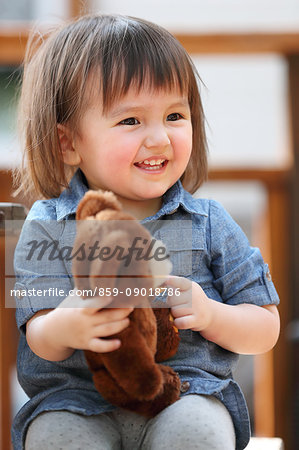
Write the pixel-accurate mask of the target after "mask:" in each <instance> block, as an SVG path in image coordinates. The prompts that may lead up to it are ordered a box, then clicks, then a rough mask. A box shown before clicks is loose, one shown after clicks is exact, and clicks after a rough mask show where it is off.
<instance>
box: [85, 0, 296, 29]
mask: <svg viewBox="0 0 299 450" xmlns="http://www.w3.org/2000/svg"><path fill="white" fill-rule="evenodd" d="M90 4H91V7H92V9H93V10H97V11H99V10H101V11H102V12H107V13H111V12H113V13H119V14H128V15H131V16H137V17H143V18H146V19H148V20H152V21H154V22H157V23H159V24H161V25H164V26H166V27H168V28H169V29H172V30H177V31H178V30H183V31H186V29H187V31H194V30H196V31H199V30H200V31H220V30H222V31H223V30H235V31H236V30H238V31H244V30H255V31H257V30H263V31H265V30H282V29H284V30H290V29H293V30H294V29H296V30H298V28H299V2H298V0H184V1H182V0H126V1H123V0H90Z"/></svg>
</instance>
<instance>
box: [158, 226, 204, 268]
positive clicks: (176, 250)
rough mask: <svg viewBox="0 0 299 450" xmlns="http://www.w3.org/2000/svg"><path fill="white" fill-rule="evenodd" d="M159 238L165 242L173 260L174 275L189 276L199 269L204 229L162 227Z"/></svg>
mask: <svg viewBox="0 0 299 450" xmlns="http://www.w3.org/2000/svg"><path fill="white" fill-rule="evenodd" d="M157 237H158V239H161V241H162V242H163V243H164V245H165V246H166V248H167V251H168V253H169V256H170V260H171V262H172V265H173V268H172V275H176V276H182V277H188V276H191V275H192V273H194V272H196V271H198V270H199V267H200V265H201V260H202V258H203V254H204V250H205V249H206V244H205V233H204V230H201V229H196V230H194V229H193V231H191V229H190V228H187V229H186V230H185V229H181V228H180V229H177V230H173V229H172V230H171V232H169V231H167V229H161V230H159V232H158V236H157Z"/></svg>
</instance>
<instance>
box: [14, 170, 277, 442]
mask: <svg viewBox="0 0 299 450" xmlns="http://www.w3.org/2000/svg"><path fill="white" fill-rule="evenodd" d="M87 190H88V188H87V186H86V182H85V179H84V176H83V174H82V173H81V172H80V171H77V172H76V174H75V175H74V177H73V179H72V180H71V183H70V187H69V188H68V189H66V190H65V191H63V192H62V194H61V195H60V197H59V198H54V199H50V200H40V201H37V202H36V203H35V204H34V205H33V207H32V209H31V210H30V212H29V214H28V217H27V219H26V221H25V224H24V226H23V230H22V233H21V236H20V239H19V242H18V245H17V248H16V251H15V273H16V278H17V282H16V285H15V288H16V289H23V290H24V289H25V290H27V291H29V289H32V288H33V287H35V288H36V289H38V288H40V286H42V287H43V288H45V287H51V286H52V287H53V280H51V278H49V277H48V278H47V277H46V278H45V277H44V276H43V275H44V271H47V270H48V269H49V268H48V269H47V268H43V267H41V265H40V264H38V262H34V261H33V262H32V261H30V263H28V261H27V260H26V257H25V254H26V251H25V249H26V246H27V244H28V239H32V235H34V237H35V239H44V238H47V239H49V237H50V238H52V239H53V235H54V234H55V239H57V236H59V243H60V245H61V246H64V245H65V243H66V242H68V243H70V242H71V241H72V240H73V239H74V233H73V234H72V232H68V228H67V225H68V224H69V223H71V221H72V223H74V219H75V213H76V208H77V206H78V203H79V201H80V199H81V198H82V197H83V195H84V194H85V192H86V191H87ZM155 220H159V221H163V220H166V221H167V224H168V228H167V227H166V229H165V228H163V227H162V229H160V230H158V232H157V233H156V235H157V237H159V238H160V239H162V241H163V242H164V243H165V244H166V247H167V249H168V251H169V252H170V255H171V259H172V263H173V267H174V272H173V273H174V274H175V275H178V276H183V277H186V278H189V279H190V280H193V281H195V282H196V283H198V284H199V285H200V286H201V287H202V289H203V290H204V291H205V293H206V295H207V296H208V297H209V298H211V299H213V300H216V301H219V302H223V303H226V304H229V305H237V304H240V303H251V304H255V305H260V306H263V305H269V304H278V303H279V298H278V295H277V293H276V290H275V288H274V285H273V283H272V281H271V277H270V276H269V269H268V266H267V265H266V264H265V263H264V262H263V259H262V256H261V254H260V251H259V250H258V249H257V248H253V247H250V245H249V242H248V240H247V238H246V236H245V235H244V233H243V232H242V230H241V229H240V227H239V226H238V225H237V224H236V222H234V221H233V219H232V218H231V217H230V215H229V214H228V213H227V212H226V211H225V210H224V208H223V207H222V206H221V205H220V204H219V203H217V202H216V201H213V200H206V199H195V198H193V197H192V196H191V195H190V194H189V193H188V192H186V191H185V190H184V189H183V187H182V185H181V183H180V181H178V182H177V183H176V184H175V185H173V186H172V187H171V188H170V189H169V190H168V191H167V192H166V193H165V195H164V196H163V203H162V207H161V209H160V210H159V211H158V212H157V213H156V214H155V215H154V216H152V217H148V218H146V219H144V220H143V221H142V222H143V223H144V225H146V224H148V223H150V222H153V221H155ZM172 223H173V224H174V226H173V227H172V226H171V224H172ZM190 223H191V226H192V238H191V240H190V239H189V238H187V239H185V236H187V235H189V233H188V232H186V230H187V228H188V226H189V225H188V224H190ZM53 224H56V225H55V226H53ZM169 227H170V228H169ZM54 228H55V229H56V230H55V232H54ZM190 254H191V260H190ZM190 261H191V262H190ZM54 267H55V269H54ZM54 270H55V273H54V276H55V283H54V284H55V286H56V287H57V288H61V289H64V290H65V292H67V291H69V290H70V289H71V288H72V287H73V281H72V275H71V266H70V264H69V265H67V264H65V263H64V262H61V263H58V262H57V263H56V262H55V263H53V262H52V264H51V271H52V272H53V271H54ZM62 300H63V298H57V297H55V296H49V298H43V299H42V303H41V300H40V299H38V298H36V297H33V296H29V295H28V296H26V295H25V296H24V295H22V297H20V298H16V303H17V309H16V320H17V325H18V328H19V330H20V341H19V349H18V358H17V370H18V378H19V381H20V384H21V386H22V387H23V389H24V391H25V392H26V393H27V395H28V396H29V398H30V400H29V401H28V402H27V403H26V404H25V405H24V406H23V407H22V408H21V410H20V411H19V412H18V414H17V415H16V417H15V419H14V422H13V427H12V440H13V445H14V449H15V450H21V449H23V448H24V440H25V435H26V431H27V428H28V425H29V424H30V422H31V421H32V420H33V419H34V418H35V417H36V416H37V415H38V414H40V413H42V412H43V411H52V410H68V411H71V412H74V413H79V414H84V415H92V414H99V413H102V412H107V411H111V410H113V409H114V408H115V407H114V406H113V405H111V404H109V403H108V402H107V401H106V400H104V399H103V398H102V397H101V396H100V394H99V393H98V392H97V391H96V389H95V387H94V385H93V382H92V376H91V373H90V371H89V370H88V367H87V364H86V361H85V358H84V353H83V351H81V350H76V351H75V352H74V353H73V354H72V355H71V356H70V357H69V358H67V359H65V360H63V361H47V360H45V359H42V358H39V357H38V356H37V355H36V354H35V353H33V352H32V351H31V350H30V348H29V346H28V345H27V342H26V336H25V324H26V322H27V321H28V320H29V319H30V318H31V317H32V316H33V315H34V314H35V313H36V312H37V311H39V310H41V309H45V308H55V307H56V306H57V305H58V304H59V303H60V302H61V301H62ZM179 333H180V337H181V341H180V345H179V348H178V351H177V353H176V355H175V356H173V357H172V358H171V359H169V360H168V361H167V364H168V365H169V366H171V367H172V368H173V369H174V370H175V371H176V372H177V373H178V374H179V376H180V379H181V382H182V389H181V391H182V392H181V395H182V396H183V395H188V394H205V395H213V396H215V397H217V398H218V399H219V400H220V401H221V402H223V404H224V405H225V406H226V408H227V409H228V411H229V412H230V414H231V417H232V419H233V422H234V427H235V432H236V449H237V450H241V449H243V448H245V447H246V445H247V443H248V440H249V436H250V427H249V417H248V411H247V407H246V403H245V400H244V396H243V394H242V392H241V390H240V387H239V386H238V384H237V383H236V382H235V381H234V380H233V377H232V370H233V369H234V368H235V366H236V363H237V360H238V355H237V354H235V353H232V352H230V351H228V350H225V349H223V348H222V347H220V346H218V345H216V344H214V343H213V342H210V341H208V340H206V339H204V338H203V337H202V336H201V334H200V333H199V332H196V331H192V330H190V329H189V330H179Z"/></svg>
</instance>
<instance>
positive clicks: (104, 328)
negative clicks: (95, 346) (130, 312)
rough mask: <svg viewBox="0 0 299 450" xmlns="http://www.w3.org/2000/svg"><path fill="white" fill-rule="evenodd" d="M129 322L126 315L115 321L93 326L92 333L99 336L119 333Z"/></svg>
mask: <svg viewBox="0 0 299 450" xmlns="http://www.w3.org/2000/svg"><path fill="white" fill-rule="evenodd" d="M129 324H130V319H129V318H128V317H126V318H125V319H122V320H118V321H116V322H109V323H103V324H102V325H98V326H96V327H94V329H93V331H92V333H93V334H94V335H95V336H99V337H108V336H112V335H113V334H116V333H119V332H120V331H122V330H124V329H125V328H127V327H128V326H129Z"/></svg>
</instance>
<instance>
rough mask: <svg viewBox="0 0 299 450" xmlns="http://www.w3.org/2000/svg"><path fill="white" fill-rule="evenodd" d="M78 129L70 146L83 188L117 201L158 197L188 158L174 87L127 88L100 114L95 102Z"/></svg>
mask: <svg viewBox="0 0 299 450" xmlns="http://www.w3.org/2000/svg"><path fill="white" fill-rule="evenodd" d="M79 128H80V129H79V133H77V136H76V138H75V139H74V141H73V144H72V145H73V150H74V152H75V153H76V155H77V157H78V161H79V167H80V168H81V170H82V171H83V173H84V175H85V176H86V179H87V181H88V184H89V187H90V188H91V189H104V190H111V191H113V192H114V193H115V194H116V195H118V197H119V199H120V200H121V199H122V198H123V199H127V200H131V201H132V200H133V201H138V202H140V201H149V200H151V199H157V198H160V197H161V196H162V195H163V194H164V193H165V192H166V191H167V189H169V188H170V187H171V186H172V185H173V184H174V183H175V182H176V181H177V180H178V179H179V178H180V177H181V175H182V174H183V172H184V171H185V169H186V166H187V164H188V161H189V158H190V154H191V149H192V125H191V116H190V108H189V104H188V99H187V97H186V96H184V95H182V94H181V93H180V92H179V91H173V92H167V91H162V90H161V91H152V90H146V89H142V90H140V91H139V92H137V91H136V90H135V89H134V88H131V89H130V90H129V91H128V93H127V94H126V95H125V96H124V97H123V98H121V99H120V100H119V101H118V102H116V103H115V104H114V105H113V106H112V107H111V108H110V110H109V111H108V112H107V113H106V114H103V112H102V111H101V109H100V107H99V106H98V104H96V102H95V104H94V105H92V106H91V107H89V109H88V110H87V111H86V112H85V113H84V115H83V117H82V119H81V122H80V127H79Z"/></svg>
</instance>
